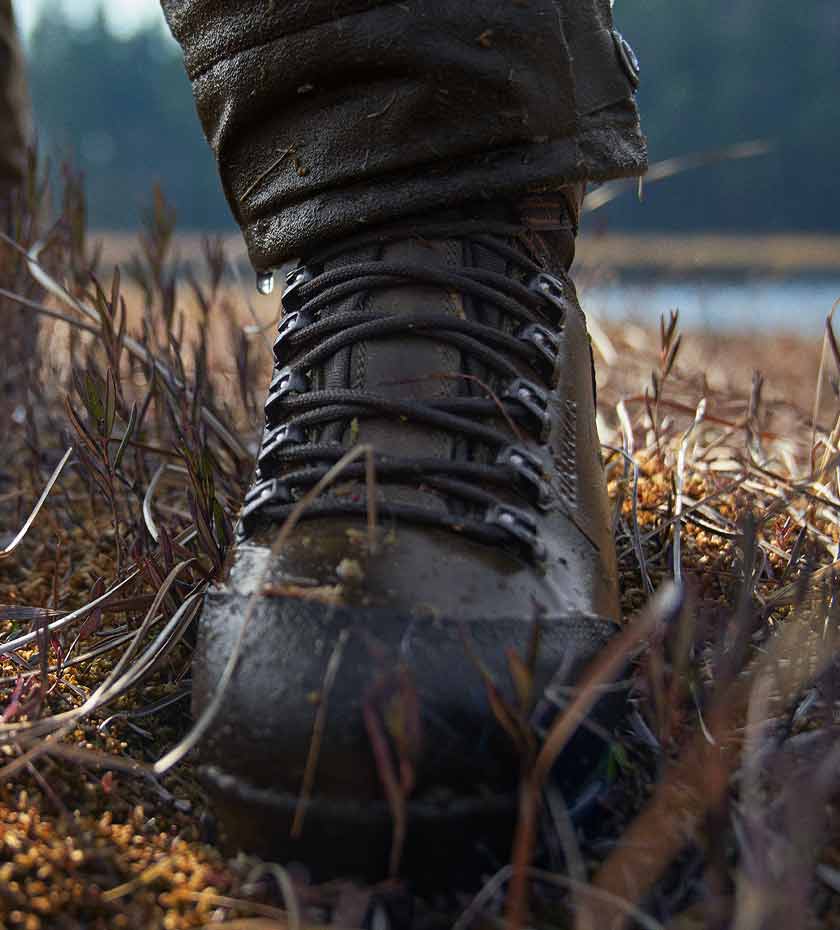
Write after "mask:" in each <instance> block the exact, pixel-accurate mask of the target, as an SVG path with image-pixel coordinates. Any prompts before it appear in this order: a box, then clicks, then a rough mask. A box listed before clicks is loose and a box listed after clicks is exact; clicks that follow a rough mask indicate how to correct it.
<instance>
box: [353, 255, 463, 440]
mask: <svg viewBox="0 0 840 930" xmlns="http://www.w3.org/2000/svg"><path fill="white" fill-rule="evenodd" d="M461 251H462V249H461V244H460V243H458V242H424V241H422V240H418V239H415V240H406V241H402V242H394V243H392V244H389V245H387V246H385V248H384V249H383V250H382V253H381V256H380V257H381V258H382V260H383V261H386V262H394V263H399V264H411V265H420V266H424V267H431V268H442V269H454V268H456V267H458V266H459V265H460V264H461V263H462V256H461ZM364 309H365V310H369V311H372V312H374V313H381V314H382V315H383V316H384V315H389V316H392V315H397V314H406V315H410V314H416V313H422V312H426V313H428V312H434V313H440V314H441V315H451V316H457V317H463V316H464V307H463V301H462V299H461V297H460V295H458V294H454V293H448V292H446V291H444V290H442V289H440V288H434V287H428V286H423V285H422V284H420V283H418V284H416V285H410V286H403V287H397V288H388V289H385V290H376V291H373V292H371V293H370V294H368V295H366V298H365V300H364ZM460 373H461V353H460V351H459V350H458V349H457V348H455V347H453V346H448V345H446V344H445V343H442V342H438V341H436V340H434V339H431V338H423V337H422V336H419V335H418V336H414V335H410V336H409V335H401V336H399V337H395V338H393V339H377V340H376V341H371V342H362V343H359V344H358V345H357V346H356V347H355V348H354V349H353V351H352V354H351V363H350V384H351V386H352V387H353V388H355V389H358V390H363V391H367V392H370V393H374V394H377V395H379V396H381V397H383V398H385V399H387V400H396V401H402V402H406V401H418V402H421V403H422V402H427V401H430V400H440V399H443V398H447V397H453V396H456V395H457V394H459V393H464V392H463V391H462V390H461V385H460V384H459V378H458V375H459V374H460ZM355 440H356V441H357V442H365V443H370V444H371V445H373V447H374V448H375V449H376V450H377V451H378V452H380V453H382V454H384V455H399V456H412V457H426V458H428V457H435V458H450V457H451V455H452V452H453V437H452V436H451V434H448V433H446V432H442V431H440V430H435V429H432V428H430V427H428V426H424V425H417V424H412V423H411V422H403V421H397V420H394V419H376V418H369V419H365V420H363V421H362V422H361V423H359V425H358V430H357V435H356V437H355Z"/></svg>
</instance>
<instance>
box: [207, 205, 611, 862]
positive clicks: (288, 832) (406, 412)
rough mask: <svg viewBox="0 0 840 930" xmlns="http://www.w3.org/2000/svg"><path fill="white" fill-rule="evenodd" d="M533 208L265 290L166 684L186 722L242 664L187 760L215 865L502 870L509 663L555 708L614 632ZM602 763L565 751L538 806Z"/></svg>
mask: <svg viewBox="0 0 840 930" xmlns="http://www.w3.org/2000/svg"><path fill="white" fill-rule="evenodd" d="M555 200H556V202H555V203H554V204H549V205H548V206H546V205H545V204H542V205H538V206H537V207H536V208H534V207H533V206H531V205H529V206H528V208H527V211H526V212H527V214H528V219H527V222H526V221H523V219H522V210H521V209H514V208H513V207H507V206H505V207H499V208H489V207H488V206H486V205H483V206H481V207H477V208H475V209H473V210H470V209H459V210H457V211H451V212H448V213H441V214H437V215H431V216H423V217H420V218H417V219H413V220H411V221H407V222H404V223H403V224H401V225H391V226H387V227H383V228H380V229H377V230H374V231H368V232H364V233H361V234H359V235H357V236H355V237H353V238H352V239H347V240H344V241H341V242H339V243H337V244H335V245H331V246H330V247H327V248H325V249H324V250H322V251H321V252H319V253H317V254H312V255H309V256H308V257H307V258H306V260H304V261H302V262H300V263H299V264H298V266H297V267H296V268H295V269H294V270H293V271H292V272H290V274H289V275H288V278H287V286H286V289H285V292H284V294H283V316H282V319H281V321H280V324H279V333H278V336H277V341H276V342H275V345H274V354H275V358H276V367H275V371H274V376H273V378H272V381H271V388H270V390H269V394H268V399H267V402H266V425H265V432H264V435H263V438H262V445H261V448H260V452H259V460H258V467H257V472H256V477H255V479H254V483H253V485H252V487H251V489H250V490H249V492H248V494H247V496H246V499H245V504H244V507H243V509H242V512H241V516H240V523H239V533H240V539H239V541H238V544H237V545H236V546H235V548H234V551H233V553H232V557H231V562H230V566H229V571H228V574H227V577H226V579H225V580H224V582H223V583H220V584H219V585H217V586H216V587H215V588H213V589H212V590H211V591H210V593H209V594H208V596H207V599H206V604H205V607H204V612H203V616H202V619H201V622H200V626H199V634H198V643H197V648H196V658H195V666H194V675H193V707H194V712H195V713H200V712H201V711H202V710H203V709H204V708H205V707H206V706H207V705H208V702H210V701H211V700H212V699H213V697H214V694H215V693H216V690H217V686H218V683H219V681H220V679H221V677H222V675H223V671H224V669H225V666H226V664H227V663H228V662H229V660H230V657H231V655H232V654H234V653H235V650H236V649H237V646H239V647H241V651H240V653H239V659H238V662H237V665H236V671H235V673H234V674H233V676H232V678H231V680H230V682H229V684H228V686H227V688H226V691H225V693H224V697H223V699H222V701H221V709H220V710H219V713H218V716H217V718H216V720H215V723H214V725H213V727H212V728H211V730H212V732H211V733H210V734H209V735H208V737H207V738H206V740H205V742H204V744H203V747H202V758H201V773H202V777H203V779H204V781H205V783H206V784H207V786H208V788H209V790H210V792H211V795H212V796H213V799H214V801H215V803H216V807H217V810H218V811H219V813H220V814H221V818H222V821H223V824H224V825H225V827H226V830H227V832H228V835H229V837H230V839H231V840H232V841H233V843H235V844H236V845H239V846H242V847H244V848H246V849H247V850H249V851H252V852H254V853H256V854H258V855H260V856H262V857H264V858H281V859H283V860H288V859H293V860H301V861H305V862H306V863H307V864H308V865H310V866H311V867H312V868H313V869H314V870H315V872H316V875H320V876H325V875H330V874H332V875H336V874H337V875H353V874H355V875H361V876H363V877H366V878H369V879H370V878H381V877H383V876H384V875H385V874H386V873H387V871H388V868H389V863H390V867H391V868H392V869H394V868H395V867H396V866H397V864H398V860H399V863H400V866H401V868H402V870H403V872H404V873H409V874H413V875H415V876H416V875H418V874H423V875H425V876H426V877H430V876H431V875H432V874H434V873H437V874H439V873H442V872H446V873H447V874H448V875H449V876H452V875H453V874H455V872H457V871H458V870H459V869H461V867H462V866H465V865H466V864H468V863H470V862H472V863H479V868H485V867H486V866H487V865H488V863H487V862H486V860H484V859H481V857H480V856H478V857H476V856H475V855H474V853H475V850H476V849H477V848H487V849H490V850H497V851H498V854H499V855H500V856H506V854H507V852H508V848H509V847H508V844H509V839H510V835H511V829H512V825H513V823H514V822H515V815H516V788H517V782H518V779H519V776H520V774H521V765H522V747H521V746H517V744H516V740H515V739H513V738H512V736H511V733H510V732H508V731H510V730H511V727H510V726H509V725H508V726H507V727H505V726H503V725H502V723H501V722H500V720H502V719H503V718H504V716H505V715H504V713H502V712H500V711H499V707H500V705H501V704H502V703H505V704H506V706H508V707H510V708H516V707H518V706H519V701H520V699H521V700H522V702H523V703H527V698H526V697H525V695H524V694H523V691H524V690H527V683H528V678H529V676H528V675H524V676H523V675H522V674H521V669H523V668H527V667H528V666H529V665H530V666H531V669H532V674H531V676H530V679H531V689H530V690H531V694H532V695H533V696H534V697H535V698H539V696H540V695H541V694H543V691H544V689H545V688H546V687H547V685H548V684H549V683H550V682H552V681H553V684H554V687H553V689H552V691H553V693H555V694H557V693H562V692H563V687H562V686H563V685H570V686H571V685H573V684H574V682H575V680H576V678H577V676H578V675H579V674H580V671H581V669H582V668H583V667H584V666H585V665H586V664H587V662H588V661H589V660H590V659H591V658H592V657H593V656H594V655H595V654H596V653H597V652H598V650H599V649H600V648H601V647H602V646H603V644H604V643H605V642H606V640H607V639H608V638H609V636H610V635H611V634H612V632H613V631H614V619H615V618H616V617H617V612H618V606H617V584H616V568H615V557H614V549H613V541H612V538H611V533H610V526H609V518H608V507H607V500H606V494H605V487H604V480H603V474H602V466H601V457H600V447H599V442H598V436H597V433H596V429H595V397H594V381H593V369H592V360H591V351H590V344H589V338H588V335H587V331H586V324H585V321H584V316H583V313H582V312H581V310H580V307H579V305H578V302H577V298H576V295H575V289H574V286H573V284H572V282H571V280H570V279H569V277H568V274H567V270H568V267H569V266H570V264H571V259H572V255H573V251H574V234H575V229H576V210H577V207H578V205H579V200H578V198H577V196H576V193H575V192H574V191H568V192H566V194H564V196H562V197H559V196H558V197H556V198H555ZM546 220H547V221H546ZM535 226H536V227H539V226H547V227H548V230H547V231H544V232H540V231H538V230H535V229H534V227H535ZM357 446H362V447H364V448H363V449H362V450H360V453H359V456H358V457H356V458H354V459H352V461H350V462H348V463H345V464H344V466H343V467H342V468H340V469H337V468H336V465H337V463H339V462H340V461H341V460H342V459H343V457H345V456H346V455H347V453H348V452H349V451H350V450H351V449H353V448H354V447H357ZM371 464H372V465H373V468H372V469H370V465H371ZM336 472H338V474H337V476H336V474H335V473H336ZM372 472H373V474H372ZM319 483H321V484H322V485H325V487H324V488H323V489H322V490H320V491H319V493H318V494H317V495H314V494H311V493H310V492H312V491H313V489H315V488H316V486H318V485H319ZM326 485H328V486H326ZM307 495H309V496H308V497H307ZM305 497H307V500H306V502H305V505H301V501H303V499H304V498H305ZM290 519H291V520H297V523H296V525H295V526H294V528H293V529H290V527H289V525H288V524H289V521H290ZM373 520H375V532H373V533H372V532H371V530H370V523H371V522H372V521H373ZM281 534H282V538H281ZM278 539H280V542H281V543H282V545H278ZM243 624H244V626H243ZM511 652H515V653H517V654H518V656H519V657H520V661H519V662H518V663H517V662H516V660H515V659H512V658H511ZM489 681H493V682H494V683H495V690H493V689H488V682H489ZM517 688H518V689H519V690H517ZM491 691H492V694H491ZM496 695H498V696H496ZM518 696H519V697H518ZM491 697H492V700H491ZM543 703H544V702H543ZM535 722H536V723H537V724H539V723H542V724H545V723H546V720H545V719H543V720H542V721H535ZM514 735H515V734H514ZM604 745H605V744H604V743H603V742H602V741H601V740H600V739H599V738H597V737H594V736H592V735H591V734H590V733H589V732H588V731H586V729H585V728H584V729H582V730H581V731H580V737H579V739H578V742H577V744H576V745H575V746H574V747H572V751H571V752H570V753H569V754H568V756H567V758H563V759H561V763H560V768H559V772H560V777H561V783H562V784H563V785H565V790H572V791H574V789H577V788H580V787H581V786H582V785H583V784H584V783H585V782H586V779H587V778H588V777H589V776H590V775H591V773H592V771H593V769H594V768H595V767H596V766H597V764H598V760H599V758H600V756H602V755H603V751H604ZM503 861H504V860H503ZM453 870H454V871H453Z"/></svg>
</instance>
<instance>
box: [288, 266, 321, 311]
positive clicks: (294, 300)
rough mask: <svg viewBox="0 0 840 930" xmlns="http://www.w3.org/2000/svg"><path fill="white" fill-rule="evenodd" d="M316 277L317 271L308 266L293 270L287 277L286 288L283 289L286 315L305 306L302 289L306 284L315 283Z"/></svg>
mask: <svg viewBox="0 0 840 930" xmlns="http://www.w3.org/2000/svg"><path fill="white" fill-rule="evenodd" d="M315 277H316V273H315V271H314V270H313V269H312V268H309V267H308V266H307V265H300V266H299V267H298V268H293V269H292V270H291V271H290V272H289V273H288V274H287V275H286V286H285V287H284V288H283V296H282V297H281V302H282V304H283V311H284V312H285V313H287V314H290V313H295V312H297V311H298V310H300V308H301V306H302V304H303V301H302V300H301V297H300V289H301V288H302V287H303V285H304V284H308V283H309V282H310V281H313V280H314V279H315Z"/></svg>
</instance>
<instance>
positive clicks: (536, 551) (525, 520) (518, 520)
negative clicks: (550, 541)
mask: <svg viewBox="0 0 840 930" xmlns="http://www.w3.org/2000/svg"><path fill="white" fill-rule="evenodd" d="M484 520H485V522H486V523H489V524H490V525H491V526H497V527H499V528H500V529H503V530H505V531H506V532H507V533H509V534H510V535H511V536H512V537H513V538H514V539H515V540H516V541H517V542H519V543H520V544H521V545H523V546H524V547H525V548H526V549H527V550H528V551H529V552H530V553H531V555H532V556H533V557H534V558H535V559H536V560H537V561H540V562H541V561H543V560H544V559H545V555H546V552H545V546H544V545H543V543H542V542H541V541H540V539H539V535H538V533H537V521H536V520H534V519H533V517H531V516H530V515H529V514H527V513H525V511H524V510H519V509H518V508H517V507H510V506H508V505H507V504H504V505H502V504H497V505H495V506H493V507H489V508H488V510H487V513H486V514H485V516H484Z"/></svg>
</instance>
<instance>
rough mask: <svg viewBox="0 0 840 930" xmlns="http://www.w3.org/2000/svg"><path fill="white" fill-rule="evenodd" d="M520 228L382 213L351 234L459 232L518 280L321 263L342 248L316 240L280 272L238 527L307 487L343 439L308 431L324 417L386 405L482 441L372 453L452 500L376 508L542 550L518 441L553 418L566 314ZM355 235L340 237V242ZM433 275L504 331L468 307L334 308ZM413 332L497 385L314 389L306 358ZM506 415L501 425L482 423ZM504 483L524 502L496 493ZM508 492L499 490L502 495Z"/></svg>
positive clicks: (372, 238)
mask: <svg viewBox="0 0 840 930" xmlns="http://www.w3.org/2000/svg"><path fill="white" fill-rule="evenodd" d="M522 233H523V229H522V228H521V227H518V226H514V225H510V224H506V223H498V222H493V223H488V222H476V221H465V222H460V223H459V222H454V223H445V224H442V223H422V224H417V223H414V224H412V225H411V226H410V227H390V228H389V229H388V230H387V231H385V232H383V231H379V232H376V233H373V234H370V235H368V236H360V237H357V238H356V239H354V240H353V242H352V248H353V249H358V248H361V247H363V246H365V245H368V244H374V243H383V242H390V241H398V240H404V239H407V238H410V237H418V236H420V237H423V238H425V239H429V240H432V239H446V240H451V239H459V240H468V241H469V242H470V243H472V244H474V245H475V246H480V247H483V248H484V249H487V250H488V251H491V252H494V253H496V254H497V255H499V256H501V257H502V258H503V259H505V260H506V262H507V263H508V265H509V266H510V265H512V266H513V267H514V268H516V269H518V271H519V275H518V276H519V277H521V278H522V279H523V281H524V282H525V283H522V282H520V281H518V280H516V279H515V278H514V277H511V276H509V275H507V274H501V273H499V272H494V271H489V270H485V269H481V268H474V267H460V268H458V269H457V270H447V269H443V268H440V269H436V268H430V267H424V266H421V265H414V264H410V263H402V262H392V261H362V262H357V263H352V264H347V265H344V266H341V267H337V268H334V269H332V270H329V271H323V270H322V266H323V263H325V262H326V261H327V260H328V259H329V258H330V257H332V256H333V255H335V254H339V253H338V251H337V250H336V251H334V252H323V253H321V254H320V255H319V256H317V257H313V258H312V259H310V260H309V261H308V262H307V263H306V264H303V265H300V266H299V267H298V268H296V269H295V270H293V271H292V272H290V274H289V275H288V278H287V286H286V290H285V292H284V294H283V308H284V315H283V318H282V320H281V322H280V325H279V330H278V336H277V340H276V342H275V345H274V355H275V360H276V367H275V372H274V377H273V378H272V382H271V388H270V391H269V395H268V399H267V401H266V429H265V433H264V436H263V441H262V446H261V450H260V455H259V463H258V480H257V483H256V484H255V486H254V487H253V488H252V489H251V490H250V492H249V493H248V495H247V497H246V500H245V506H244V509H243V512H242V518H241V524H240V525H241V528H242V531H243V532H244V534H245V535H246V536H248V535H250V534H251V533H252V532H253V531H254V529H255V528H256V527H257V526H259V525H260V524H261V523H263V522H264V521H267V520H268V521H276V522H282V521H283V520H284V519H285V518H286V517H287V516H288V515H289V513H290V512H291V510H292V508H293V507H294V505H295V502H296V501H297V500H299V499H300V497H301V495H303V494H305V493H306V491H308V490H309V489H310V488H312V487H313V486H314V485H315V484H316V483H317V482H318V481H319V480H320V479H321V478H322V477H323V476H324V474H326V472H327V471H328V470H329V468H330V467H331V466H332V465H334V464H335V462H337V461H338V460H339V459H340V458H341V457H342V456H343V455H344V454H345V453H346V452H347V445H346V444H343V443H340V442H323V441H311V440H310V438H309V437H310V434H311V432H313V431H314V432H315V433H316V434H317V433H319V432H320V431H322V430H323V428H324V427H325V426H328V425H330V424H336V423H343V424H349V423H350V422H351V421H353V420H354V419H355V420H357V421H359V420H363V419H365V418H370V417H377V418H380V419H381V418H393V419H394V420H400V421H403V422H405V421H408V422H411V423H415V424H423V425H426V426H429V427H434V429H435V430H441V431H445V432H448V433H451V434H453V435H455V436H457V437H459V438H461V439H467V440H470V441H472V442H474V443H478V444H480V445H481V446H483V447H484V448H485V449H489V450H491V454H490V455H489V457H488V458H489V462H481V461H458V460H452V459H444V458H439V457H428V458H419V457H397V456H394V455H379V454H377V456H376V475H377V481H378V482H380V483H384V484H387V483H388V482H400V483H402V484H406V483H411V484H415V485H416V486H417V487H421V486H422V487H425V488H428V489H432V490H434V491H436V492H438V493H439V494H441V495H443V496H444V497H446V498H448V499H449V500H451V501H452V502H453V503H457V506H453V507H451V508H447V509H446V510H440V509H435V508H431V507H423V506H421V505H419V504H416V505H415V504H405V503H396V502H383V503H380V504H378V510H379V513H380V514H381V515H382V516H384V517H386V518H392V519H396V520H403V521H409V522H412V523H416V524H421V525H427V526H438V527H446V528H448V529H450V530H453V531H456V532H460V533H464V534H467V535H469V536H471V537H474V538H476V539H478V540H481V541H483V542H487V543H491V544H497V545H502V546H505V545H510V544H511V543H512V542H515V543H516V544H517V545H518V546H520V547H523V548H525V549H526V550H527V551H528V552H529V553H530V554H531V555H532V556H535V557H537V558H539V557H541V555H542V554H543V550H542V545H541V543H540V541H539V538H538V533H537V523H536V520H535V519H534V516H533V509H534V508H536V509H541V508H544V507H546V506H547V505H548V503H549V501H550V500H551V498H552V492H551V489H550V487H549V484H548V482H547V481H546V479H545V477H544V474H543V469H544V465H543V463H542V460H541V459H540V457H539V456H538V455H536V454H535V453H534V452H533V451H531V450H530V449H529V448H527V439H530V440H532V441H536V442H537V443H538V444H539V443H544V442H545V440H546V438H547V435H548V430H549V425H550V419H549V412H548V393H549V391H550V389H551V387H552V384H553V382H554V370H555V365H556V361H557V353H558V333H559V332H560V330H561V328H562V325H563V317H564V289H565V286H566V285H565V283H564V282H563V281H562V280H559V279H558V278H556V277H554V276H551V275H548V274H546V273H544V272H542V271H541V269H540V267H539V266H538V265H537V264H536V263H535V262H533V261H532V260H531V259H530V258H528V257H527V256H526V255H525V254H524V250H523V251H520V250H519V249H517V248H515V247H514V246H513V245H511V244H510V243H511V242H512V241H515V240H516V238H517V237H518V236H520V235H521V234H522ZM350 247H351V246H350V245H349V244H348V243H347V242H346V241H345V242H343V243H342V245H341V252H346V251H348V250H349V248H350ZM416 285H422V286H424V287H429V286H432V287H439V288H441V289H443V290H445V291H448V292H457V293H460V294H461V295H463V296H464V297H467V298H470V299H472V300H474V301H478V302H480V303H481V304H482V305H490V306H494V307H495V308H497V309H498V311H500V312H501V314H503V315H504V316H505V317H508V318H509V319H511V320H514V321H515V322H516V328H515V329H514V330H513V332H511V333H508V332H503V331H502V329H501V328H500V327H498V326H490V325H487V324H485V323H481V322H478V321H476V320H471V319H462V318H460V317H456V316H453V315H450V314H446V313H442V312H435V311H430V312H419V313H410V314H407V313H394V314H391V315H389V314H387V313H385V314H383V313H381V312H371V311H367V310H363V309H359V310H349V311H348V310H344V311H336V310H334V309H332V308H334V307H335V305H336V304H337V303H338V302H339V301H344V300H346V299H347V298H349V297H352V296H354V295H359V294H362V293H370V292H371V291H373V290H376V289H383V288H389V289H390V288H395V287H401V286H405V287H410V286H416ZM406 334H422V335H423V336H424V337H426V338H432V339H434V340H436V341H439V342H441V343H444V344H446V345H448V346H453V347H456V348H457V349H458V350H460V352H461V353H462V357H464V358H470V359H472V360H474V361H475V362H478V363H479V364H480V365H481V366H483V369H484V371H486V372H488V373H492V380H493V381H494V383H495V384H501V385H503V386H504V387H503V389H502V390H501V391H499V392H494V396H486V395H487V393H488V392H487V391H484V392H483V393H484V394H485V396H454V397H447V398H444V399H435V400H427V401H418V400H405V401H398V400H394V399H389V398H386V397H382V396H381V395H378V394H376V393H374V392H371V391H368V390H358V389H349V388H348V389H315V388H313V387H312V385H311V383H310V377H309V374H308V373H309V372H311V371H312V370H313V369H317V368H318V367H319V366H322V365H324V364H325V363H326V362H328V361H329V360H330V359H331V358H332V357H333V356H334V355H335V354H336V353H338V352H339V351H341V350H343V349H347V348H348V347H352V346H354V345H358V344H359V343H361V342H370V341H372V340H376V339H382V338H392V337H394V336H399V335H406ZM511 359H518V360H519V361H521V362H524V363H525V364H526V366H528V368H529V369H530V371H532V372H533V374H534V377H533V379H531V378H524V377H522V375H521V373H520V372H521V368H518V367H517V366H515V365H514V364H513V363H512V361H511ZM488 421H490V422H491V423H492V422H493V421H495V422H500V421H501V422H504V423H505V424H506V425H507V430H504V429H501V428H498V427H497V426H495V425H490V423H488ZM364 470H365V465H364V463H361V462H360V463H354V464H351V465H349V466H348V467H347V468H346V471H345V472H344V473H343V477H346V478H347V479H348V480H361V481H363V480H364ZM488 488H489V489H494V488H495V489H498V490H502V489H505V491H507V492H509V491H510V490H511V489H513V490H514V491H516V492H517V494H518V495H520V497H521V499H522V502H523V504H524V505H525V506H524V507H520V506H514V505H511V504H510V503H508V502H507V500H506V499H505V500H503V499H502V497H501V495H500V494H498V493H493V490H488ZM509 496H510V495H509V493H508V494H506V495H505V498H508V497H509ZM366 512H367V504H366V501H365V500H363V499H359V497H358V496H353V495H350V496H341V495H330V496H322V497H321V498H319V499H317V500H316V501H314V502H313V503H312V504H311V505H310V506H309V507H308V508H307V509H306V511H305V514H304V519H312V518H316V517H324V516H354V515H358V516H362V517H363V516H364V515H365V514H366Z"/></svg>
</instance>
